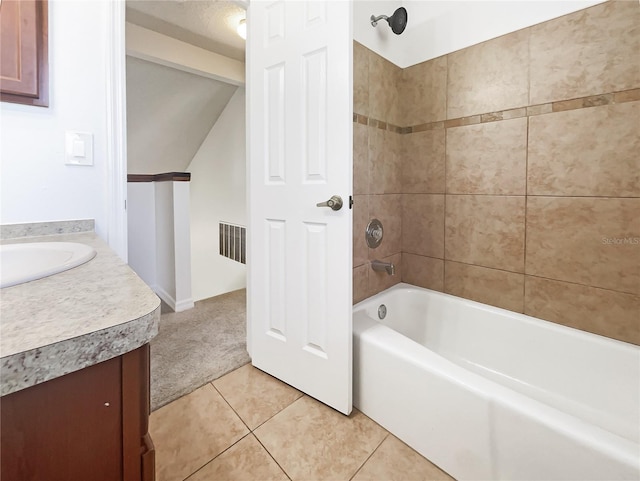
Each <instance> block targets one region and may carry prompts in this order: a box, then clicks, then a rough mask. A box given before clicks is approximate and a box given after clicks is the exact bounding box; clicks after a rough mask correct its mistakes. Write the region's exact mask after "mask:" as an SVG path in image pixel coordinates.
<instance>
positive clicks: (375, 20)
mask: <svg viewBox="0 0 640 481" xmlns="http://www.w3.org/2000/svg"><path fill="white" fill-rule="evenodd" d="M370 20H371V25H373V26H374V27H375V26H376V25H378V22H379V21H380V20H386V21H387V23H389V17H388V16H387V15H378V16H377V17H376V16H375V15H371V19H370Z"/></svg>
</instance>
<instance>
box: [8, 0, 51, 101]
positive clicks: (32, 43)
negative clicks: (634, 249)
mask: <svg viewBox="0 0 640 481" xmlns="http://www.w3.org/2000/svg"><path fill="white" fill-rule="evenodd" d="M48 37H49V35H48V4H47V0H2V3H0V100H1V101H2V102H14V103H20V104H27V105H37V106H40V107H47V106H48V105H49V65H48V64H49V59H48Z"/></svg>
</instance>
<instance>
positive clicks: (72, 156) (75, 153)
mask: <svg viewBox="0 0 640 481" xmlns="http://www.w3.org/2000/svg"><path fill="white" fill-rule="evenodd" d="M64 163H65V164H67V165H93V134H92V133H90V132H76V131H72V130H67V131H66V133H65V161H64Z"/></svg>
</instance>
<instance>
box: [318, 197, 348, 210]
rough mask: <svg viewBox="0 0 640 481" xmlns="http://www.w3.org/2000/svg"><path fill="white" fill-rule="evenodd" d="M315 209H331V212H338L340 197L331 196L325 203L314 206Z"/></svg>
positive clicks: (340, 203) (340, 207) (340, 202)
mask: <svg viewBox="0 0 640 481" xmlns="http://www.w3.org/2000/svg"><path fill="white" fill-rule="evenodd" d="M316 207H331V209H333V210H340V209H342V197H340V196H339V195H332V196H331V199H329V200H328V201H326V202H320V203H319V204H316Z"/></svg>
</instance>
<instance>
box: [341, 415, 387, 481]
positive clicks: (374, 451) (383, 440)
mask: <svg viewBox="0 0 640 481" xmlns="http://www.w3.org/2000/svg"><path fill="white" fill-rule="evenodd" d="M374 422H375V421H374ZM390 434H391V433H389V431H387V434H386V435H385V436H384V438H382V441H380V444H378V445H377V446H376V448H375V449H374V450H373V451H371V454H370V455H369V456H367V459H365V460H364V462H363V463H362V464H361V465H360V467H359V468H358V469H356V472H355V473H353V476H351V477H350V478H349V481H351V480H352V479H353V478H355V477H356V475H357V474H358V473H359V472H360V470H362V468H364V465H365V464H367V462H368V461H369V460H370V459H371V458H372V456H373V455H374V454H375V453H376V451H377V450H378V449H379V448H380V446H382V443H384V442H385V441H386V440H387V438H388V437H389V435H390Z"/></svg>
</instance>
